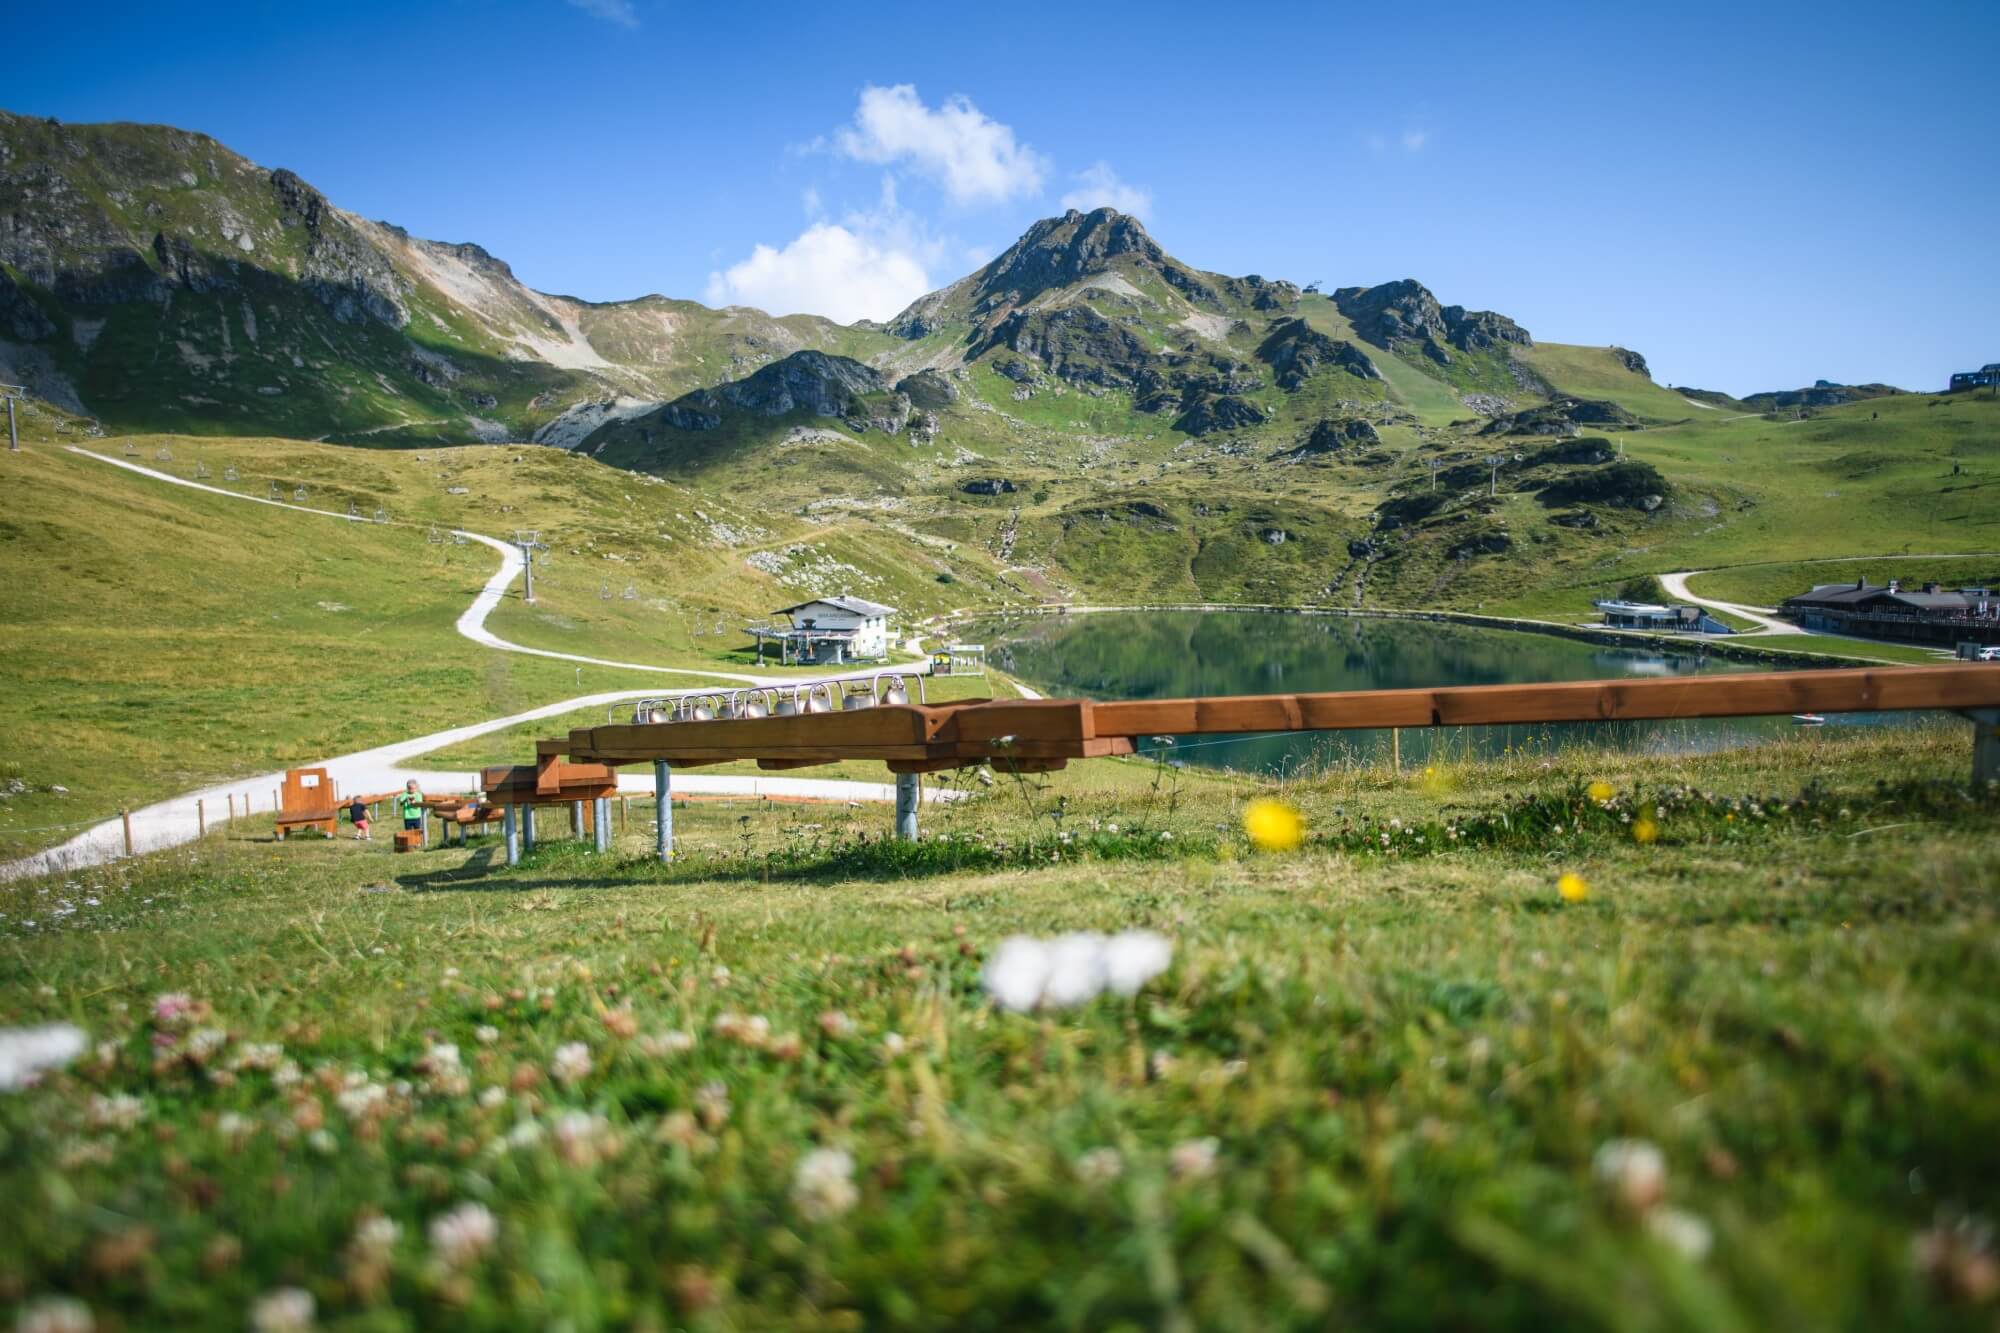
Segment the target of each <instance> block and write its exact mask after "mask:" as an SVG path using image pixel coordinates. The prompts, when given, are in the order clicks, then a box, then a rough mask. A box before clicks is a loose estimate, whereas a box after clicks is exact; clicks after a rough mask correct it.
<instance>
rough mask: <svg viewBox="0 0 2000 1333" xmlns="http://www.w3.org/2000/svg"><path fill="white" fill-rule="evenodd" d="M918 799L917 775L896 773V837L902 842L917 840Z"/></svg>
mask: <svg viewBox="0 0 2000 1333" xmlns="http://www.w3.org/2000/svg"><path fill="white" fill-rule="evenodd" d="M919 798H920V788H919V786H918V780H917V775H916V774H915V773H898V774H897V775H896V836H897V837H898V838H899V839H901V840H902V841H904V842H915V841H916V840H917V801H918V800H919Z"/></svg>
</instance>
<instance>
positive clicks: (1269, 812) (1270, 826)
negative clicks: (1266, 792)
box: [1243, 796, 1306, 852]
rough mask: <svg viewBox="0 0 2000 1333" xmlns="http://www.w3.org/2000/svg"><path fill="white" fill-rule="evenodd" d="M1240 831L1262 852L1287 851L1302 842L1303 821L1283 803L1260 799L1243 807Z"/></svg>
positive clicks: (1303, 836)
mask: <svg viewBox="0 0 2000 1333" xmlns="http://www.w3.org/2000/svg"><path fill="white" fill-rule="evenodd" d="M1243 831H1244V832H1245V833H1246V834H1248V835H1249V837H1250V841H1251V842H1252V843H1254V844H1256V846H1257V847H1258V848H1259V849H1260V850H1262V851H1266V852H1289V851H1291V850H1292V849H1293V848H1295V847H1297V846H1298V845H1299V844H1300V843H1301V842H1303V841H1305V836H1306V821H1305V819H1304V817H1303V816H1301V815H1300V814H1299V812H1298V811H1296V810H1294V809H1293V808H1292V807H1291V806H1289V805H1287V804H1285V803H1284V802H1283V801H1280V800H1278V799H1277V798H1275V797H1271V796H1260V797H1258V798H1257V799H1256V800H1254V801H1252V802H1250V804H1248V805H1246V806H1244V807H1243Z"/></svg>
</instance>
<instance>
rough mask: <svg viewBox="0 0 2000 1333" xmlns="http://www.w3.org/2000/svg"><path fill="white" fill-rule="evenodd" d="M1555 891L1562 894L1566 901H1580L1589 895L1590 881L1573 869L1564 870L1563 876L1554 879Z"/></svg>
mask: <svg viewBox="0 0 2000 1333" xmlns="http://www.w3.org/2000/svg"><path fill="white" fill-rule="evenodd" d="M1556 892H1557V893H1560V894H1561V895H1562V900H1563V901H1564V902H1566V903H1580V902H1582V901H1583V900H1584V899H1585V898H1588V897H1589V896H1590V881H1589V880H1587V879H1585V878H1584V877H1583V876H1582V875H1579V874H1577V873H1576V872H1575V871H1574V870H1570V871H1566V872H1564V874H1563V877H1562V878H1561V879H1559V880H1557V881H1556Z"/></svg>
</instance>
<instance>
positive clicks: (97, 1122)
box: [89, 1092, 146, 1129]
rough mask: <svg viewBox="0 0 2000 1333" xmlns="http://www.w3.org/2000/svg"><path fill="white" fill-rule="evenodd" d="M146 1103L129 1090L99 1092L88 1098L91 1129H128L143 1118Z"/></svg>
mask: <svg viewBox="0 0 2000 1333" xmlns="http://www.w3.org/2000/svg"><path fill="white" fill-rule="evenodd" d="M145 1115H146V1104H145V1103H144V1102H142V1101H140V1100H139V1099H138V1098H137V1097H134V1096H133V1095H132V1094H131V1093H129V1092H114V1093H112V1094H110V1095H109V1096H105V1095H104V1094H102V1093H100V1094H98V1095H97V1096H95V1097H92V1098H91V1099H90V1113H89V1121H90V1125H91V1127H92V1128H93V1129H130V1128H132V1127H133V1126H134V1125H136V1124H138V1123H139V1121H140V1120H142V1119H144V1118H145Z"/></svg>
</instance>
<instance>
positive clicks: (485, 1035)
mask: <svg viewBox="0 0 2000 1333" xmlns="http://www.w3.org/2000/svg"><path fill="white" fill-rule="evenodd" d="M472 1035H473V1036H475V1037H477V1038H478V1039H479V1044H480V1045H481V1046H491V1045H492V1044H493V1043H494V1042H496V1041H498V1040H500V1029H499V1028H496V1027H493V1026H491V1025H490V1024H487V1023H481V1024H480V1025H479V1026H478V1027H476V1028H474V1029H473V1030H472Z"/></svg>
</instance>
